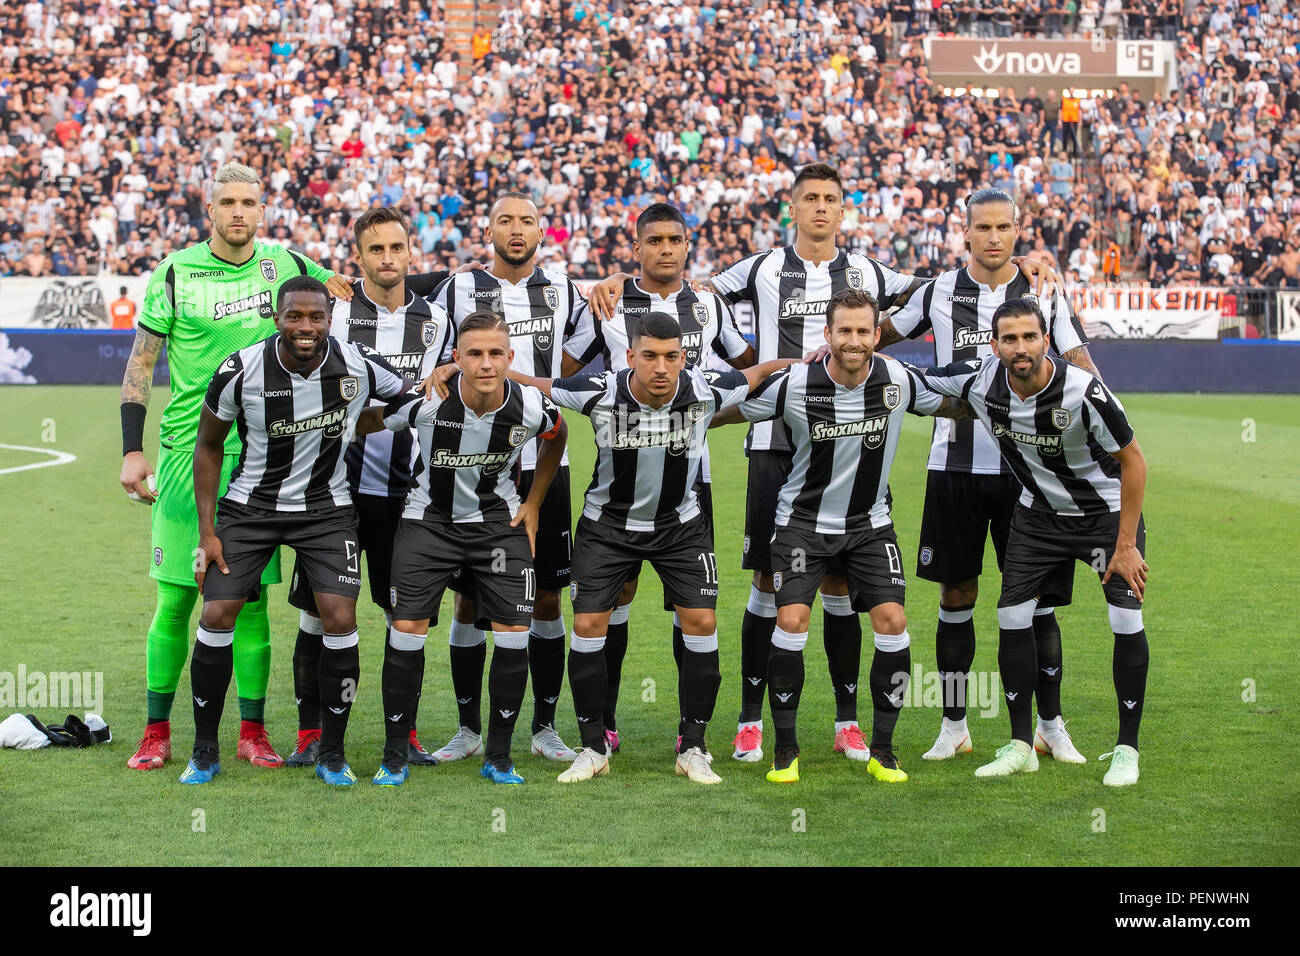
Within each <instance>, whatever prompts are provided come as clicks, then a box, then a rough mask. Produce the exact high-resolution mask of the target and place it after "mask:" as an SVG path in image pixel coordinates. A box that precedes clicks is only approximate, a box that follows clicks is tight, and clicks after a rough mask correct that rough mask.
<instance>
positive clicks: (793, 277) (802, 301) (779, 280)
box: [713, 246, 912, 453]
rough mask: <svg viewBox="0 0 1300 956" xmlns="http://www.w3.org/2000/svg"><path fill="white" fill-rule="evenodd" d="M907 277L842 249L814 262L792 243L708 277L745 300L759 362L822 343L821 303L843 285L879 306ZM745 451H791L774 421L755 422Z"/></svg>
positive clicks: (902, 288)
mask: <svg viewBox="0 0 1300 956" xmlns="http://www.w3.org/2000/svg"><path fill="white" fill-rule="evenodd" d="M911 284H912V279H911V277H910V276H905V275H902V274H901V273H898V272H895V271H894V270H892V269H890V268H888V267H886V266H882V265H881V264H880V263H879V262H877V261H876V260H875V259H869V258H867V257H866V256H860V255H858V254H857V253H854V252H848V251H846V250H844V249H839V250H837V251H836V253H835V256H834V257H833V258H831V259H828V260H827V261H825V262H822V263H820V264H818V265H813V264H812V263H811V262H809V261H808V260H806V259H801V258H799V256H798V255H796V254H795V251H794V246H785V247H783V248H779V249H769V250H768V251H767V252H760V253H758V254H756V255H752V256H749V257H748V258H746V259H742V260H741V261H740V262H738V263H736V264H735V265H734V266H732V267H731V268H730V269H728V270H727V271H725V272H723V273H721V274H720V275H716V276H714V277H713V287H714V288H715V289H717V290H718V291H719V292H721V293H722V294H723V296H725V297H726V299H727V301H728V302H732V303H735V302H748V303H750V305H751V307H752V308H753V310H754V341H755V351H756V352H757V353H758V361H759V362H770V361H771V360H772V359H778V358H803V356H805V355H806V354H808V353H809V352H811V351H813V350H814V349H818V348H821V347H822V346H823V345H825V344H826V336H825V332H824V330H825V328H826V305H827V303H828V302H829V301H830V298H831V296H833V295H834V294H835V293H837V292H840V291H842V290H843V289H864V290H865V291H867V292H870V293H871V294H872V295H873V296H875V298H876V301H877V302H878V303H880V310H881V311H882V312H885V311H887V310H889V309H891V308H893V307H894V300H895V299H896V298H897V297H898V296H899V295H901V294H902V293H904V292H906V291H907V289H908V288H909V287H910V286H911ZM745 450H746V451H747V452H748V451H783V452H787V453H788V452H789V451H790V450H791V446H790V440H789V436H787V435H786V434H785V433H784V430H783V429H782V428H780V427H779V426H777V427H774V424H773V423H768V422H760V423H757V424H755V425H754V427H753V428H751V429H750V431H749V435H748V436H747V437H746V439H745Z"/></svg>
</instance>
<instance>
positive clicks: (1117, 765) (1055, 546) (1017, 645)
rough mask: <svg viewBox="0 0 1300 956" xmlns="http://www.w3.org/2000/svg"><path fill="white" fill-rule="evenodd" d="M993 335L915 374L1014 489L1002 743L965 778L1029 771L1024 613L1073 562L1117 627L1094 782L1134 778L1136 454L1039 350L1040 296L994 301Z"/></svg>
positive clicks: (1095, 385) (1064, 599) (1098, 395)
mask: <svg viewBox="0 0 1300 956" xmlns="http://www.w3.org/2000/svg"><path fill="white" fill-rule="evenodd" d="M991 338H992V342H991V347H992V350H993V353H994V355H995V356H996V361H995V360H993V359H990V358H988V357H985V358H984V359H982V360H980V359H977V360H974V361H969V362H964V363H963V362H958V363H954V364H952V365H950V366H948V367H947V368H945V369H938V370H931V371H928V372H926V373H925V378H926V382H927V384H928V385H930V387H931V388H934V389H936V390H938V391H942V392H944V393H945V394H948V395H958V396H961V397H962V398H964V399H965V400H966V401H967V402H969V403H970V405H971V407H972V408H973V409H974V411H975V413H976V414H977V415H978V416H979V420H980V423H981V424H982V425H983V426H984V428H985V429H987V430H988V432H989V434H990V435H992V436H993V438H994V439H996V441H997V443H998V447H999V448H1000V449H1001V450H1002V454H1003V456H1004V457H1005V458H1006V460H1007V463H1008V464H1009V465H1010V466H1011V469H1012V471H1013V472H1014V473H1015V476H1016V477H1017V478H1018V479H1020V484H1021V485H1022V486H1023V490H1022V491H1021V493H1020V496H1019V502H1018V504H1017V506H1016V510H1015V514H1014V515H1013V516H1012V518H1011V530H1010V533H1009V534H1008V537H1007V552H1006V565H1005V567H1004V569H1003V572H1002V594H1001V596H1000V597H999V598H998V629H999V639H998V669H999V672H1000V673H1001V675H1002V684H1003V688H1004V693H1005V695H1006V698H1007V710H1008V712H1009V713H1010V715H1011V742H1010V743H1009V744H1007V745H1006V746H1005V747H1002V748H1000V749H999V750H998V752H997V757H996V759H994V760H993V761H992V762H991V763H988V764H985V765H984V766H982V767H980V768H979V769H978V770H976V771H975V774H976V776H980V777H1000V776H1007V775H1009V774H1012V773H1018V772H1019V773H1026V772H1032V771H1034V770H1037V769H1038V757H1037V756H1036V755H1035V753H1034V748H1033V746H1032V745H1031V743H1030V722H1029V716H1030V705H1029V698H1030V695H1031V694H1033V692H1034V687H1035V684H1036V672H1037V670H1038V663H1039V662H1038V660H1037V656H1038V655H1037V643H1036V640H1035V633H1034V610H1035V608H1036V607H1037V606H1038V605H1039V604H1041V603H1048V604H1052V605H1055V606H1060V605H1064V604H1069V603H1070V601H1071V599H1072V597H1073V590H1074V562H1075V560H1080V561H1087V562H1089V563H1091V564H1092V566H1093V567H1094V568H1095V569H1097V576H1098V577H1099V578H1100V579H1101V583H1102V590H1103V591H1104V592H1105V595H1106V605H1107V608H1108V610H1109V614H1110V627H1111V631H1112V632H1113V633H1114V635H1115V652H1114V659H1113V662H1112V675H1113V678H1114V681H1115V696H1116V698H1117V700H1118V703H1117V707H1118V709H1119V739H1118V742H1117V744H1116V746H1115V749H1114V751H1113V752H1112V753H1113V756H1114V762H1113V763H1112V764H1111V767H1110V769H1109V770H1108V771H1107V772H1106V776H1105V778H1104V779H1103V780H1102V782H1103V783H1105V784H1106V785H1107V786H1112V787H1122V786H1127V785H1129V784H1134V783H1137V779H1138V749H1137V747H1138V726H1139V724H1140V723H1141V720H1142V706H1143V701H1144V697H1145V694H1146V679H1147V666H1148V663H1149V659H1150V652H1149V650H1148V648H1147V636H1146V630H1145V627H1144V625H1143V621H1142V598H1143V592H1144V591H1145V589H1146V581H1147V572H1148V568H1147V564H1146V561H1145V559H1144V552H1145V550H1146V531H1145V528H1144V527H1143V522H1142V497H1143V494H1144V493H1145V490H1146V460H1145V459H1144V458H1143V457H1142V451H1141V449H1139V448H1138V445H1137V442H1136V441H1135V440H1134V438H1133V429H1132V428H1131V427H1130V426H1129V423H1128V419H1127V418H1126V417H1125V414H1124V408H1123V406H1122V405H1120V403H1119V399H1117V398H1116V397H1115V396H1114V395H1113V394H1112V393H1111V392H1110V390H1109V389H1107V388H1106V386H1105V385H1103V384H1102V382H1101V379H1099V378H1097V377H1096V376H1095V375H1093V374H1091V373H1090V372H1087V371H1085V370H1084V369H1081V368H1078V367H1076V366H1073V365H1070V364H1068V363H1066V362H1063V361H1060V360H1058V359H1056V358H1054V357H1052V356H1050V355H1048V354H1047V348H1048V341H1049V335H1048V331H1047V320H1046V319H1045V318H1044V317H1043V314H1042V313H1041V312H1040V311H1039V310H1038V306H1037V305H1035V304H1034V303H1033V302H1031V301H1029V300H1027V299H1016V300H1012V301H1009V302H1005V303H1003V304H1002V305H1001V306H999V307H998V309H997V311H995V312H994V313H993V329H992V333H991ZM1103 569H1104V570H1103ZM1103 756H1111V754H1106V755H1103Z"/></svg>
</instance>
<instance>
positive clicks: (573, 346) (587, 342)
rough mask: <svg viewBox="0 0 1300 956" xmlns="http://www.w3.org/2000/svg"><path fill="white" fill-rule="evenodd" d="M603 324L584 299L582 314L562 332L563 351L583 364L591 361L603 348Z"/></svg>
mask: <svg viewBox="0 0 1300 956" xmlns="http://www.w3.org/2000/svg"><path fill="white" fill-rule="evenodd" d="M603 325H604V323H603V322H601V321H600V320H599V319H597V318H596V314H595V313H594V312H592V311H591V309H590V308H588V307H587V305H586V303H585V301H584V303H583V309H582V314H581V315H579V316H577V317H576V319H575V321H574V322H573V327H572V328H571V329H567V330H566V331H565V333H564V335H565V338H564V353H565V354H566V355H568V356H569V357H571V358H573V359H576V360H577V361H579V362H581V363H582V364H583V365H586V364H587V363H588V362H591V361H592V360H593V359H595V357H596V356H597V355H600V354H601V352H603V351H604V350H605V332H604V329H603V327H602V326H603Z"/></svg>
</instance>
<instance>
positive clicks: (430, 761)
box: [406, 727, 438, 767]
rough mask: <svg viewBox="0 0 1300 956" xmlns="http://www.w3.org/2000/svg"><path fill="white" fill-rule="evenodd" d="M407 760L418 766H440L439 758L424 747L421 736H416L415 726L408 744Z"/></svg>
mask: <svg viewBox="0 0 1300 956" xmlns="http://www.w3.org/2000/svg"><path fill="white" fill-rule="evenodd" d="M406 762H407V763H411V764H415V765H416V766H417V767H436V766H438V758H437V757H435V756H434V755H433V754H431V753H429V751H427V750H425V749H424V747H423V745H422V744H421V743H420V738H419V737H417V736H415V728H414V727H412V728H411V736H410V739H409V741H408V742H407V746H406Z"/></svg>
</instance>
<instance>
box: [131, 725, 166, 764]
mask: <svg viewBox="0 0 1300 956" xmlns="http://www.w3.org/2000/svg"><path fill="white" fill-rule="evenodd" d="M171 755H172V725H171V721H168V720H160V721H158V723H156V724H148V725H146V727H145V728H144V736H143V737H141V738H140V744H139V747H138V748H137V749H136V752H135V754H134V755H133V756H132V757H131V759H130V760H128V761H127V762H126V765H127V766H128V767H130V768H131V769H132V770H157V769H158V768H159V767H161V766H162V765H163V764H164V763H166V762H167V761H168V760H170V759H171Z"/></svg>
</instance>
